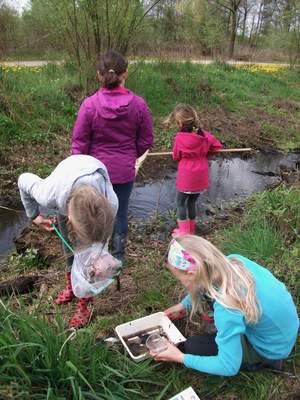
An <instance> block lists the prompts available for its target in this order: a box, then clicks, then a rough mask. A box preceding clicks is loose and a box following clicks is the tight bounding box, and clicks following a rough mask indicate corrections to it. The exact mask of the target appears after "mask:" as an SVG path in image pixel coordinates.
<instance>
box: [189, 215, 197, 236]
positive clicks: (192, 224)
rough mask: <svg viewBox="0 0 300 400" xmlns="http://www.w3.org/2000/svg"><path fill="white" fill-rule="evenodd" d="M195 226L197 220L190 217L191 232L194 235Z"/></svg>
mask: <svg viewBox="0 0 300 400" xmlns="http://www.w3.org/2000/svg"><path fill="white" fill-rule="evenodd" d="M195 227H196V220H195V219H190V234H191V235H193V234H194V233H195Z"/></svg>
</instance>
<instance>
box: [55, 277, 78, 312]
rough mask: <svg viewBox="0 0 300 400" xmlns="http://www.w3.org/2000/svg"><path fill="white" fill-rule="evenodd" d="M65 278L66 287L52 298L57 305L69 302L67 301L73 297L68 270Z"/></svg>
mask: <svg viewBox="0 0 300 400" xmlns="http://www.w3.org/2000/svg"><path fill="white" fill-rule="evenodd" d="M66 279H67V286H66V288H65V289H64V290H63V291H62V292H61V294H60V295H58V296H57V298H56V299H55V300H54V301H55V303H56V304H57V305H59V306H60V305H62V304H64V303H69V301H71V300H72V299H74V297H75V294H74V293H73V290H72V284H71V274H70V273H69V272H67V273H66Z"/></svg>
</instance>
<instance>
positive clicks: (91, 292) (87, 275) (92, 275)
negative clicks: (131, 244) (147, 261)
mask: <svg viewBox="0 0 300 400" xmlns="http://www.w3.org/2000/svg"><path fill="white" fill-rule="evenodd" d="M121 268H122V263H121V261H119V260H117V259H116V258H114V257H113V256H112V255H111V254H109V253H108V252H107V251H106V250H103V246H102V245H100V244H94V245H93V246H91V247H89V248H88V249H85V250H83V251H79V252H75V254H74V261H73V265H72V270H71V283H72V289H73V292H74V294H75V296H76V297H78V298H87V297H92V296H95V295H97V294H99V293H101V292H102V291H103V290H104V289H106V288H107V287H108V286H110V285H111V284H112V283H113V282H115V280H116V277H117V276H118V275H119V274H120V272H121Z"/></svg>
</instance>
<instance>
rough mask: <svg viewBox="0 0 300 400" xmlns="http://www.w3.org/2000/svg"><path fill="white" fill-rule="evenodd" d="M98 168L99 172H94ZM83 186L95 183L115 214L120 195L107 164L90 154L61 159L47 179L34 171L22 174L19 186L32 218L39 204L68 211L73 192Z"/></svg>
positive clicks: (62, 212) (27, 210) (61, 211)
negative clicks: (114, 187) (114, 185)
mask: <svg viewBox="0 0 300 400" xmlns="http://www.w3.org/2000/svg"><path fill="white" fill-rule="evenodd" d="M95 172H98V173H95ZM81 186H93V187H94V188H95V189H97V190H98V191H99V192H100V193H102V194H103V195H104V196H105V197H106V198H107V199H108V201H109V202H110V203H111V205H112V207H113V210H114V212H115V214H116V213H117V210H118V198H117V196H116V194H115V192H114V191H113V187H112V184H111V182H110V179H109V176H108V173H107V169H106V167H105V165H104V164H103V163H102V162H101V161H99V160H97V159H96V158H94V157H92V156H88V155H81V154H80V155H74V156H70V157H68V158H66V159H65V160H63V161H61V162H60V163H59V164H58V165H57V167H56V168H55V169H54V171H53V172H52V173H51V174H50V175H49V176H48V177H47V178H45V179H42V178H40V177H39V176H37V175H35V174H32V173H24V174H21V175H20V177H19V179H18V187H19V191H20V196H21V200H22V203H23V205H24V208H25V211H26V215H27V217H28V218H30V219H31V220H32V219H33V218H35V217H36V216H37V215H38V214H39V207H40V206H43V207H46V208H50V209H53V210H55V211H57V212H58V213H59V214H62V215H67V213H68V212H67V203H68V199H69V196H70V194H71V192H72V191H73V190H74V189H75V188H77V187H81Z"/></svg>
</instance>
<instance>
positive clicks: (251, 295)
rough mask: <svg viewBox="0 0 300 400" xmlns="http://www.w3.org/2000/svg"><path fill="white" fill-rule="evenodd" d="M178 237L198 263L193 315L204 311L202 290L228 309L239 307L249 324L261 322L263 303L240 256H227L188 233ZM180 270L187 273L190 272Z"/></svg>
mask: <svg viewBox="0 0 300 400" xmlns="http://www.w3.org/2000/svg"><path fill="white" fill-rule="evenodd" d="M176 240H177V241H178V243H180V245H181V246H182V247H183V248H184V250H186V251H187V252H188V253H189V255H190V256H191V257H193V259H194V260H195V262H196V264H197V266H198V269H197V271H196V276H195V285H194V286H193V289H192V290H191V291H190V295H191V300H192V312H191V317H192V316H193V315H194V314H195V313H196V312H197V310H200V311H203V307H202V304H201V298H200V295H199V292H202V293H203V294H206V295H208V296H209V297H210V298H211V299H212V300H215V301H217V302H218V303H220V304H222V305H223V306H224V307H226V308H227V309H232V310H239V311H240V312H241V313H242V314H243V315H244V316H245V318H246V320H247V322H248V323H255V322H257V320H258V318H259V317H260V315H261V306H260V302H259V300H258V298H257V296H256V294H255V281H254V279H253V276H252V274H251V273H250V272H249V271H248V270H247V269H246V267H245V265H244V263H243V262H242V261H241V260H239V259H237V258H231V259H229V258H227V257H226V256H225V255H224V254H223V253H222V252H221V251H220V250H218V249H217V248H216V247H215V246H214V245H213V244H212V243H210V242H209V241H207V240H205V239H203V238H202V237H200V236H194V235H185V236H181V237H178V238H176ZM173 268H174V267H173ZM180 273H182V274H187V272H186V271H180Z"/></svg>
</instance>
